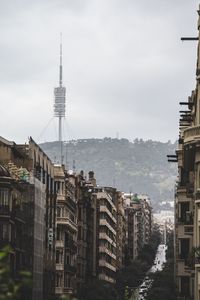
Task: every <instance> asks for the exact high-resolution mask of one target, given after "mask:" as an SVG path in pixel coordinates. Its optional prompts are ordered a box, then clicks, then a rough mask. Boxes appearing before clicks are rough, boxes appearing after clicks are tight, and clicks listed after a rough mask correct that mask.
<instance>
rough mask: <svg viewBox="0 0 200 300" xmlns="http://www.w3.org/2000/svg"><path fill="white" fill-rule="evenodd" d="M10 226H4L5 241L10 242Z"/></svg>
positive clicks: (3, 235) (3, 236)
mask: <svg viewBox="0 0 200 300" xmlns="http://www.w3.org/2000/svg"><path fill="white" fill-rule="evenodd" d="M9 231H10V225H9V224H2V238H3V240H7V241H9V240H10V232H9Z"/></svg>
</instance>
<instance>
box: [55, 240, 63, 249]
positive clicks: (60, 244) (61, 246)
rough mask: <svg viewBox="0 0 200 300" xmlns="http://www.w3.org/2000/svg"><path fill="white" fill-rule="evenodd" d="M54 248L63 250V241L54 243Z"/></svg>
mask: <svg viewBox="0 0 200 300" xmlns="http://www.w3.org/2000/svg"><path fill="white" fill-rule="evenodd" d="M56 248H64V241H62V240H59V241H56Z"/></svg>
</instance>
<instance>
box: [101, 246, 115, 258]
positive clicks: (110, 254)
mask: <svg viewBox="0 0 200 300" xmlns="http://www.w3.org/2000/svg"><path fill="white" fill-rule="evenodd" d="M99 252H100V253H106V254H108V255H109V256H111V257H112V258H113V259H116V255H115V254H114V253H113V252H111V251H110V250H109V249H108V248H106V247H105V246H100V247H99Z"/></svg>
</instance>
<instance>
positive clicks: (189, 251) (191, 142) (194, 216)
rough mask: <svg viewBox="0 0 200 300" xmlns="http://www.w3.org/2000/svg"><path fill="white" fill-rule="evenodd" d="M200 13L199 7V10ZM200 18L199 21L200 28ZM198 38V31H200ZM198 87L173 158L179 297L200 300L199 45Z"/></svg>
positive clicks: (184, 117)
mask: <svg viewBox="0 0 200 300" xmlns="http://www.w3.org/2000/svg"><path fill="white" fill-rule="evenodd" d="M198 14H199V15H200V10H199V11H198ZM199 28H200V18H199V20H198V30H199ZM198 39H199V34H198ZM199 47H200V46H199V43H198V51H197V64H196V87H195V90H193V91H192V93H191V96H189V97H188V101H186V102H181V103H180V104H181V105H182V107H184V110H181V111H180V113H181V116H180V123H179V124H180V132H179V144H178V149H177V151H176V156H172V157H174V159H173V160H170V161H176V160H177V162H178V172H179V179H178V181H177V186H176V194H175V279H176V288H177V299H185V300H187V299H195V300H199V299H200V251H199V249H200V148H199V146H200V113H199V108H200V56H199V55H200V48H199Z"/></svg>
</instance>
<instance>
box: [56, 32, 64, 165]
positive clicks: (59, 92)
mask: <svg viewBox="0 0 200 300" xmlns="http://www.w3.org/2000/svg"><path fill="white" fill-rule="evenodd" d="M62 71H63V70H62V33H61V34H60V66H59V87H56V88H55V89H54V99H55V101H54V116H55V117H57V118H58V122H59V123H58V141H59V144H60V163H61V164H62V163H63V153H62V152H63V150H62V148H63V147H62V119H63V118H64V117H65V101H66V100H65V95H66V88H65V87H63V86H62V76H63V72H62Z"/></svg>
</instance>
